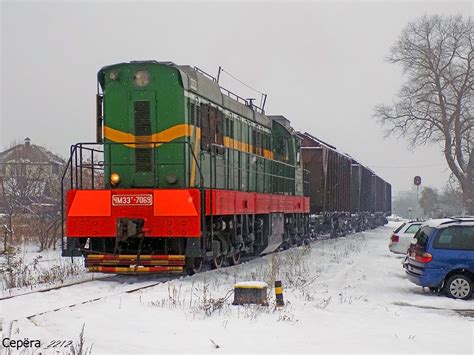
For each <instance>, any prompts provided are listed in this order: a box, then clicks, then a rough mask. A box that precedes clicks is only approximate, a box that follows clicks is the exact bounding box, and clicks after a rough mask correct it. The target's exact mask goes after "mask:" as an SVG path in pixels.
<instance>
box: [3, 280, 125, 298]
mask: <svg viewBox="0 0 474 355" xmlns="http://www.w3.org/2000/svg"><path fill="white" fill-rule="evenodd" d="M116 276H120V275H104V276H99V277H95V278H91V279H86V280H77V281H73V282H70V283H66V284H61V285H56V286H51V287H47V288H42V289H38V290H31V291H27V292H23V293H18V294H13V295H8V296H2V297H0V301H4V300H8V299H11V298H16V297H23V296H27V295H31V294H33V293H43V292H49V291H52V290H59V289H61V288H66V287H71V286H75V285H80V284H83V283H86V282H92V281H97V280H102V279H109V278H112V277H116Z"/></svg>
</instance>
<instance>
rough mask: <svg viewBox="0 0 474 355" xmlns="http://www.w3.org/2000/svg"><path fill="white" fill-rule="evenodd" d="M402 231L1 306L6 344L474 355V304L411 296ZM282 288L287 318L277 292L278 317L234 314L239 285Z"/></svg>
mask: <svg viewBox="0 0 474 355" xmlns="http://www.w3.org/2000/svg"><path fill="white" fill-rule="evenodd" d="M397 224H398V223H394V222H390V223H389V225H388V226H385V227H382V228H379V229H377V230H372V231H367V232H364V233H359V234H355V235H350V236H347V237H345V238H339V239H333V240H324V241H317V242H315V243H314V244H313V245H312V248H311V249H310V250H309V249H307V248H297V249H292V250H288V251H285V252H282V253H279V254H276V255H269V256H266V257H264V258H259V259H258V260H253V261H250V262H248V263H245V264H243V265H240V266H237V267H232V268H226V269H221V270H214V271H210V272H206V273H201V274H198V275H195V276H193V277H180V278H176V279H173V280H171V281H166V280H167V278H164V277H163V276H161V277H158V276H145V277H142V278H140V277H138V276H134V277H130V278H123V277H122V278H121V279H117V278H115V279H114V278H111V279H105V280H96V281H93V282H90V283H85V284H81V285H75V286H71V287H67V288H62V289H59V290H54V291H50V292H44V293H36V294H31V295H24V296H21V297H16V298H12V299H9V300H4V301H0V314H1V316H2V318H3V325H2V328H3V332H4V335H3V336H5V334H9V333H10V331H9V329H10V324H11V325H12V327H11V328H12V331H11V334H12V338H15V339H23V338H24V337H28V338H30V339H41V341H42V345H43V346H44V345H45V344H47V343H49V342H50V341H52V340H69V339H71V340H74V341H76V340H77V338H78V335H79V332H80V330H81V328H82V325H83V324H85V341H86V346H87V345H89V346H90V345H92V344H93V353H128V354H131V353H135V354H136V353H175V352H193V353H194V352H199V353H219V352H220V353H222V352H234V353H235V352H237V353H255V352H267V353H274V352H311V353H314V352H351V353H352V352H389V353H394V352H410V353H413V352H414V353H419V352H424V353H426V352H429V353H435V352H442V353H455V352H460V353H471V352H472V351H473V329H474V328H473V324H474V323H473V320H474V318H471V317H465V316H462V315H460V314H459V313H457V312H455V311H453V310H456V309H458V310H465V309H474V307H473V306H474V299H472V300H470V301H457V300H452V299H448V298H446V297H444V296H441V295H436V294H432V293H428V292H423V290H422V288H420V287H418V286H416V285H413V284H411V283H410V282H409V281H408V280H407V279H406V278H405V275H404V270H403V268H402V266H401V261H402V259H401V258H400V257H399V256H396V255H394V254H391V253H390V252H389V251H388V239H389V236H390V232H391V231H392V230H393V229H394V228H395V227H396V225H397ZM275 279H276V280H282V282H283V288H284V298H285V302H286V305H285V307H284V308H281V309H275V307H274V305H275V301H274V295H273V294H272V293H273V289H269V291H270V293H269V294H270V296H271V297H270V306H269V307H260V306H232V305H231V303H232V295H231V293H229V290H231V289H232V287H233V285H234V284H235V283H237V282H241V281H254V280H256V281H264V282H267V283H268V284H269V286H270V287H271V286H272V284H273V282H274V281H275ZM160 281H164V282H163V283H161V284H159V285H156V286H153V287H149V288H147V289H143V290H141V291H138V292H134V293H126V291H127V290H131V288H133V287H135V288H136V287H140V286H144V285H145V286H146V285H153V284H154V283H157V282H160ZM102 296H107V297H103V298H100V299H98V300H96V301H95V302H89V303H84V304H82V303H81V302H83V301H86V300H91V299H93V298H99V297H102ZM226 296H227V298H226ZM73 304H75V306H74V307H69V305H73ZM55 309H58V310H56V311H54V310H55ZM45 311H46V313H44V314H42V315H38V316H35V317H32V318H30V319H27V318H26V317H27V316H28V315H33V314H37V313H40V312H45ZM13 320H15V321H14V322H13V323H11V322H12V321H13ZM217 346H218V347H219V348H217Z"/></svg>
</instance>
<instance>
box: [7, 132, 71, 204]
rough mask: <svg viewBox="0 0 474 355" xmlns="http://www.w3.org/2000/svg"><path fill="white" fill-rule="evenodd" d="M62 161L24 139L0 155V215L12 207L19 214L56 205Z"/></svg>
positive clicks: (63, 161) (63, 163)
mask: <svg viewBox="0 0 474 355" xmlns="http://www.w3.org/2000/svg"><path fill="white" fill-rule="evenodd" d="M65 164H66V161H65V160H64V159H63V158H61V157H59V156H58V155H56V154H54V153H52V152H50V151H49V150H47V149H46V148H44V147H41V146H39V145H35V144H32V143H31V140H30V138H28V137H27V138H25V140H24V143H23V144H18V145H15V146H13V147H11V148H9V149H7V150H5V151H3V152H0V213H8V212H9V208H11V206H12V204H14V205H15V207H16V208H17V210H18V209H19V210H20V211H19V212H20V213H28V212H34V211H35V210H38V209H40V208H42V209H44V208H46V209H50V210H53V209H55V206H57V205H58V203H59V201H58V187H59V186H58V184H59V181H60V178H61V174H62V172H63V169H64V166H65Z"/></svg>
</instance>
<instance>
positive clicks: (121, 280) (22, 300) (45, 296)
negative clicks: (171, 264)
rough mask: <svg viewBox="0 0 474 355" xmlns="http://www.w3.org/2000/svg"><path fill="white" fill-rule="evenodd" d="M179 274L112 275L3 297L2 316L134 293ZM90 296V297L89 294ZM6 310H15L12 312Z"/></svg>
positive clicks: (24, 314) (48, 310) (20, 316)
mask: <svg viewBox="0 0 474 355" xmlns="http://www.w3.org/2000/svg"><path fill="white" fill-rule="evenodd" d="M178 277H182V275H160V276H158V275H153V276H152V275H140V276H135V275H134V276H129V275H112V276H109V277H104V278H101V279H95V280H89V281H84V282H78V283H74V284H70V285H62V286H58V287H52V288H50V289H46V290H39V291H33V292H30V293H28V294H21V295H14V296H11V297H6V298H5V297H4V298H3V299H2V300H0V309H1V310H2V313H3V319H4V320H8V321H9V322H15V321H19V320H20V319H25V318H26V319H29V320H30V321H31V320H32V319H33V318H35V317H37V316H41V315H44V314H48V313H52V312H57V311H60V310H64V309H70V308H74V307H77V306H80V305H83V304H87V303H93V302H97V301H100V300H103V299H107V298H111V297H116V296H120V295H125V294H130V293H134V292H137V291H140V290H144V289H147V288H151V287H154V286H157V285H159V284H162V283H163V282H166V281H170V280H172V279H174V278H178ZM91 295H93V296H91ZM10 310H16V311H15V313H12V311H10Z"/></svg>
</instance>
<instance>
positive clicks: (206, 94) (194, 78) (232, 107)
mask: <svg viewBox="0 0 474 355" xmlns="http://www.w3.org/2000/svg"><path fill="white" fill-rule="evenodd" d="M127 64H159V65H165V66H169V67H174V68H176V69H177V70H178V71H179V73H180V75H181V80H182V82H183V86H184V89H185V90H187V91H190V92H193V93H195V94H197V95H198V96H200V97H203V98H205V99H206V100H208V101H210V102H212V103H214V104H216V105H219V106H222V107H224V108H226V109H228V110H229V111H232V112H234V113H236V114H238V115H240V116H242V117H245V118H247V119H250V120H252V121H255V122H257V123H260V124H261V125H263V126H266V127H269V128H271V126H272V120H271V118H269V117H268V116H265V115H264V114H263V113H261V112H258V111H257V109H254V108H253V107H252V106H250V104H249V102H247V101H245V99H242V98H239V97H238V96H237V95H235V94H233V93H230V92H229V91H227V90H225V89H222V88H221V86H219V84H218V82H217V80H216V79H215V78H213V77H212V76H210V75H208V74H205V73H204V72H203V71H200V70H199V69H197V68H194V67H191V66H189V65H177V64H175V63H173V62H158V61H155V60H149V61H131V62H130V63H117V64H112V65H108V66H105V67H103V68H102V69H100V70H99V73H98V80H99V82H100V83H101V85H102V84H103V80H104V72H105V70H107V69H108V68H110V67H114V66H118V65H127ZM221 89H222V90H221ZM223 91H224V92H223ZM232 95H233V96H234V97H235V98H237V100H236V99H234V98H233V97H232ZM238 99H241V100H244V101H245V103H246V104H245V103H242V102H239V101H238Z"/></svg>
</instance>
